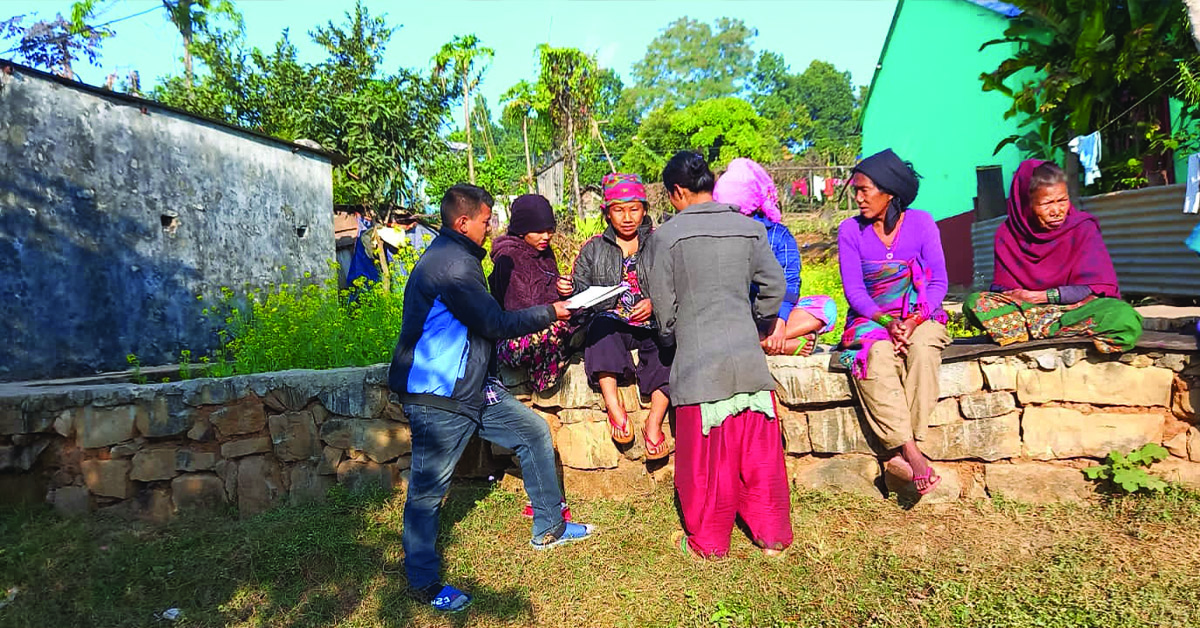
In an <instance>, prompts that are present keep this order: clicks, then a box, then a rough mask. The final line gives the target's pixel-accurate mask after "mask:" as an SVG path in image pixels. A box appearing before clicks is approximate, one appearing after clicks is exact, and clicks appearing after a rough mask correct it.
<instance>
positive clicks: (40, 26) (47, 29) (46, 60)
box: [0, 0, 113, 80]
mask: <svg viewBox="0 0 1200 628" xmlns="http://www.w3.org/2000/svg"><path fill="white" fill-rule="evenodd" d="M94 8H95V0H90V1H87V2H77V3H75V4H74V5H73V6H72V15H71V18H70V19H67V18H64V17H63V16H62V14H61V13H59V14H56V15H55V16H54V19H52V20H51V19H41V20H32V19H31V16H29V15H16V16H13V17H11V18H9V19H7V20H3V21H0V41H4V42H9V41H13V40H15V41H16V44H15V45H13V46H11V49H12V50H11V51H12V52H15V53H16V55H17V58H19V59H21V60H23V61H24V62H25V63H27V64H29V65H31V66H33V67H35V68H43V69H45V70H49V71H51V72H54V73H55V74H57V75H59V76H61V77H63V78H68V79H72V80H74V79H75V61H76V60H79V59H86V60H87V61H88V63H90V64H92V65H96V62H97V61H98V60H99V59H100V45H101V43H103V41H104V39H105V38H107V37H110V36H111V35H112V34H113V32H112V30H111V29H108V28H103V27H94V26H90V25H88V24H87V23H86V20H88V19H89V18H90V17H91V14H92V11H93V10H94Z"/></svg>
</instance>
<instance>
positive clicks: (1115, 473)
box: [1083, 443, 1169, 493]
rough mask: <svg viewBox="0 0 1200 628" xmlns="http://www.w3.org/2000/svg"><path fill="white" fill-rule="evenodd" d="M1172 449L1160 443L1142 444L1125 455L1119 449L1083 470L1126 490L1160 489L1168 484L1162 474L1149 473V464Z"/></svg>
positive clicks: (1089, 477) (1126, 491)
mask: <svg viewBox="0 0 1200 628" xmlns="http://www.w3.org/2000/svg"><path fill="white" fill-rule="evenodd" d="M1168 455H1169V453H1168V452H1167V450H1166V448H1165V447H1163V446H1162V445H1159V444H1158V443H1146V444H1145V445H1142V446H1141V447H1140V448H1138V449H1135V450H1133V451H1131V452H1129V454H1128V455H1124V454H1122V453H1121V452H1119V451H1113V452H1109V454H1108V457H1106V458H1105V459H1104V462H1102V463H1101V464H1098V465H1096V466H1093V467H1088V468H1086V469H1084V470H1083V474H1084V475H1085V476H1087V478H1088V479H1089V480H1093V481H1097V482H1105V483H1107V484H1108V485H1110V486H1111V487H1112V488H1114V489H1116V490H1118V491H1121V492H1124V493H1136V492H1138V491H1141V490H1146V491H1150V492H1153V493H1161V492H1162V491H1163V490H1165V489H1166V488H1167V483H1166V482H1165V481H1163V479H1162V478H1159V477H1155V476H1153V475H1150V474H1149V473H1148V472H1147V471H1146V468H1147V467H1149V466H1150V465H1152V464H1154V463H1155V462H1158V461H1160V460H1166V459H1167V456H1168Z"/></svg>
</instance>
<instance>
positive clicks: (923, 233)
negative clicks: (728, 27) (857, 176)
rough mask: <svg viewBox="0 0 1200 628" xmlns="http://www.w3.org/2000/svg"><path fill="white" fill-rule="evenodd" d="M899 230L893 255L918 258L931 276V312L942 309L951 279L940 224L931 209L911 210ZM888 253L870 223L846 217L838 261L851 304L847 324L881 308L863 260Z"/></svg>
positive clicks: (843, 284) (905, 258)
mask: <svg viewBox="0 0 1200 628" xmlns="http://www.w3.org/2000/svg"><path fill="white" fill-rule="evenodd" d="M899 229H900V232H899V233H897V234H896V239H895V240H894V241H893V242H892V249H891V252H892V258H893V259H895V260H903V261H907V260H912V259H915V260H917V261H918V262H920V263H921V266H922V267H923V268H924V269H925V271H926V272H928V273H929V276H930V277H929V285H928V287H927V288H926V296H927V298H928V299H929V308H930V314H931V315H932V314H935V313H938V312H941V311H942V301H944V300H945V299H946V291H947V290H949V288H950V280H949V278H948V277H947V276H946V257H945V256H944V255H943V254H942V239H941V235H940V232H939V231H938V226H937V223H936V222H934V220H933V216H931V215H929V213H928V212H924V211H921V210H919V209H909V210H907V211H905V212H904V222H903V223H902V224H901V225H900V227H899ZM887 253H888V249H887V247H885V246H884V245H883V242H881V241H880V240H879V236H877V235H875V230H874V229H872V228H871V225H870V223H867V222H865V221H863V220H862V219H861V218H859V217H858V216H855V217H853V218H847V219H846V220H844V221H842V224H841V225H839V226H838V263H839V265H840V267H841V273H842V286H843V288H844V289H845V291H846V301H847V302H848V303H849V304H850V312H849V314H848V316H847V317H846V321H847V324H849V322H850V321H853V320H854V319H855V318H857V317H860V316H861V317H865V318H871V317H873V316H874V315H875V313H876V312H878V311H879V306H878V305H876V304H875V301H874V300H873V299H872V298H871V296H870V294H869V293H868V292H867V286H866V284H865V283H864V282H863V267H862V262H863V260H869V261H881V260H884V259H886V258H887Z"/></svg>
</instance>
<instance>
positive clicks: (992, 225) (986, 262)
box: [971, 216, 1004, 290]
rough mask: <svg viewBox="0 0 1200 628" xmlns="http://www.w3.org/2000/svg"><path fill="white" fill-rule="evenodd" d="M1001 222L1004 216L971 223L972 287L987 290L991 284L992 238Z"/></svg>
mask: <svg viewBox="0 0 1200 628" xmlns="http://www.w3.org/2000/svg"><path fill="white" fill-rule="evenodd" d="M1002 222H1004V216H1001V217H999V218H992V219H991V220H984V221H982V222H977V223H975V224H973V225H971V251H972V256H971V258H972V261H973V262H974V266H975V281H974V282H973V284H972V288H974V289H975V290H987V289H988V288H989V287H991V285H992V271H993V270H994V266H995V264H994V263H993V259H992V256H993V255H995V250H996V243H995V241H994V240H993V238H995V237H996V229H998V228H999V227H1000V223H1002Z"/></svg>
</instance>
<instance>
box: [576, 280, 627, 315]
mask: <svg viewBox="0 0 1200 628" xmlns="http://www.w3.org/2000/svg"><path fill="white" fill-rule="evenodd" d="M628 289H629V286H624V285H620V286H592V287H590V288H588V289H587V290H584V291H583V292H580V293H579V294H577V295H575V296H573V297H571V298H570V299H567V309H569V310H578V309H582V308H585V307H591V306H593V305H595V304H597V303H600V302H602V301H606V300H608V299H611V298H613V297H615V296H617V295H618V294H621V293H622V292H625V291H626V290H628Z"/></svg>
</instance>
